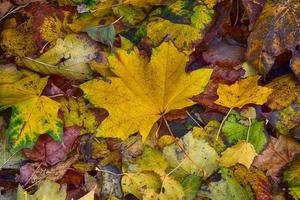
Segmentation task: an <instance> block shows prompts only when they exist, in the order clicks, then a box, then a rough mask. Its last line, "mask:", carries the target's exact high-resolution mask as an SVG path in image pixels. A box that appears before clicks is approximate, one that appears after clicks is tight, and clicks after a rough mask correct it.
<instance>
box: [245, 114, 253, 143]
mask: <svg viewBox="0 0 300 200" xmlns="http://www.w3.org/2000/svg"><path fill="white" fill-rule="evenodd" d="M248 120H249V127H248V132H247V138H246V142H248V141H249V135H250V130H251V125H252V122H251V118H250V117H248Z"/></svg>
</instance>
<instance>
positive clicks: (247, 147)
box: [219, 140, 256, 169]
mask: <svg viewBox="0 0 300 200" xmlns="http://www.w3.org/2000/svg"><path fill="white" fill-rule="evenodd" d="M255 156H256V151H255V149H254V147H253V145H252V144H251V143H248V142H246V141H243V140H242V141H239V142H238V143H237V144H235V145H234V146H232V147H230V148H228V149H226V150H225V151H224V152H223V153H222V157H221V158H220V159H219V161H220V165H221V166H224V167H231V166H233V165H235V164H237V163H240V164H242V165H245V166H246V167H247V168H248V169H249V168H250V166H251V164H252V162H253V159H254V157H255Z"/></svg>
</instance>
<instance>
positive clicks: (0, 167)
mask: <svg viewBox="0 0 300 200" xmlns="http://www.w3.org/2000/svg"><path fill="white" fill-rule="evenodd" d="M18 152H19V151H16V152H14V153H13V154H12V155H11V156H10V157H9V158H8V159H7V160H6V161H5V162H4V163H3V164H2V165H1V166H0V169H2V168H3V167H4V166H5V165H6V164H7V163H8V161H10V159H12V157H14V156H15V155H16V154H17V153H18Z"/></svg>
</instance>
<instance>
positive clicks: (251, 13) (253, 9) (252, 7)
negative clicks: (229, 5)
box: [242, 0, 266, 28]
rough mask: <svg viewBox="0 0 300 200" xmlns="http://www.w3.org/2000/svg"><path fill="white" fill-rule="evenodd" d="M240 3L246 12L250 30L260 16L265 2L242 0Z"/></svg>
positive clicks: (263, 0) (264, 0)
mask: <svg viewBox="0 0 300 200" xmlns="http://www.w3.org/2000/svg"><path fill="white" fill-rule="evenodd" d="M242 2H243V5H244V7H245V10H246V12H247V15H248V18H249V22H250V28H251V27H252V26H253V24H254V23H255V22H256V20H257V19H258V17H259V15H260V14H261V11H262V9H263V7H264V5H265V3H266V0H243V1H242Z"/></svg>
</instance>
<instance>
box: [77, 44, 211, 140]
mask: <svg viewBox="0 0 300 200" xmlns="http://www.w3.org/2000/svg"><path fill="white" fill-rule="evenodd" d="M118 54H119V58H116V57H114V56H111V57H109V63H110V65H111V66H112V71H113V72H114V73H115V74H116V75H117V76H118V77H115V78H114V77H112V78H110V81H111V83H108V82H104V81H101V80H92V81H89V82H86V83H84V84H82V85H81V86H80V88H81V89H82V90H83V91H84V93H85V97H86V98H87V99H89V101H90V102H91V103H92V104H93V105H95V106H96V107H102V108H105V109H107V110H108V112H109V116H108V117H107V118H106V119H105V120H104V121H103V122H102V123H101V125H100V126H99V128H98V129H97V136H101V137H118V138H122V139H126V138H128V136H130V135H131V134H133V133H135V132H137V131H139V132H140V134H141V135H142V136H143V140H144V141H145V139H146V137H147V136H148V134H149V132H150V129H151V128H152V126H153V124H154V123H155V122H156V121H157V120H158V119H159V118H160V117H161V115H163V114H165V113H168V112H169V111H171V110H175V109H181V108H183V107H186V106H190V105H193V104H194V102H193V101H191V100H190V99H189V98H191V97H192V96H193V95H195V94H197V93H200V92H202V91H203V90H204V86H205V85H206V83H207V82H208V80H209V78H210V75H211V73H212V70H210V69H201V70H197V71H194V72H192V73H190V74H186V73H185V71H184V65H185V64H186V62H187V59H188V58H187V56H186V55H185V54H183V53H181V52H179V51H178V50H177V49H176V48H175V47H174V45H173V44H172V43H167V42H165V43H163V44H161V45H160V46H159V47H157V48H155V49H153V52H152V57H151V60H150V62H147V60H145V59H144V58H142V57H140V56H139V55H137V52H135V51H132V52H130V53H127V52H126V51H124V50H119V51H118ZM116 106H117V108H118V109H116ZM128 108H131V109H130V110H128Z"/></svg>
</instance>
